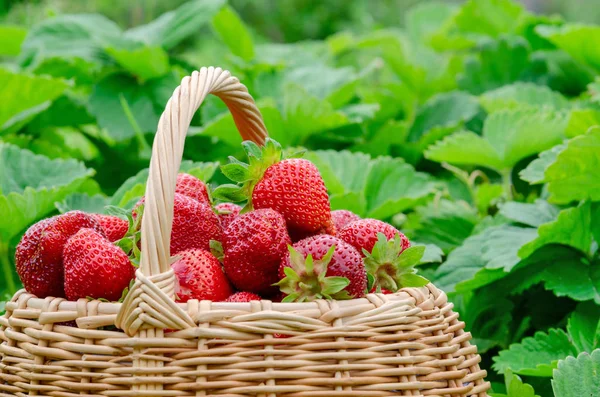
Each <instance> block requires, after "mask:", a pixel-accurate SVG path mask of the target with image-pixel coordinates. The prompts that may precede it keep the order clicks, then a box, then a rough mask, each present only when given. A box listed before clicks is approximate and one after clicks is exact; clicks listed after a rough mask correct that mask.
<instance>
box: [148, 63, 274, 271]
mask: <svg viewBox="0 0 600 397" xmlns="http://www.w3.org/2000/svg"><path fill="white" fill-rule="evenodd" d="M208 94H213V95H216V96H218V97H219V98H221V100H222V101H223V102H224V103H225V104H226V105H227V107H228V108H229V111H230V112H231V114H232V115H233V119H234V121H235V124H236V126H237V128H238V130H239V131H240V134H241V136H242V138H243V139H244V140H252V141H254V142H256V143H258V144H262V143H264V141H265V138H266V137H267V130H266V128H265V125H264V123H263V120H262V116H261V114H260V111H259V110H258V108H257V107H256V104H255V103H254V100H253V99H252V97H251V96H250V94H249V93H248V89H247V88H246V86H244V85H243V84H242V83H240V82H239V80H238V79H237V78H235V77H233V76H231V73H229V71H227V70H222V69H221V68H214V67H209V68H202V69H200V71H199V72H193V73H192V75H191V76H188V77H185V78H184V79H183V80H182V81H181V85H180V86H179V87H177V88H176V89H175V92H174V93H173V96H172V97H171V99H169V102H168V103H167V106H166V108H165V111H164V112H163V114H162V116H161V118H160V121H159V123H158V130H157V132H156V136H155V138H154V145H153V147H152V159H151V160H150V174H149V175H148V184H147V186H146V199H145V207H144V217H143V219H142V256H141V263H140V269H141V271H142V273H143V274H144V275H146V276H154V275H158V274H160V273H164V272H167V271H168V270H169V269H170V262H169V259H170V256H171V255H170V250H169V246H170V241H171V227H172V223H173V200H174V194H175V181H176V179H177V173H178V172H179V167H180V165H181V158H182V156H183V146H184V143H185V137H186V133H187V130H188V128H189V126H190V122H191V119H192V117H193V115H194V113H195V112H196V110H198V108H199V107H200V105H201V104H202V101H204V98H206V96H207V95H208Z"/></svg>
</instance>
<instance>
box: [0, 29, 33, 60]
mask: <svg viewBox="0 0 600 397" xmlns="http://www.w3.org/2000/svg"><path fill="white" fill-rule="evenodd" d="M26 35H27V30H26V29H24V28H22V27H20V26H13V25H0V55H1V56H15V55H19V52H21V43H23V40H25V36H26Z"/></svg>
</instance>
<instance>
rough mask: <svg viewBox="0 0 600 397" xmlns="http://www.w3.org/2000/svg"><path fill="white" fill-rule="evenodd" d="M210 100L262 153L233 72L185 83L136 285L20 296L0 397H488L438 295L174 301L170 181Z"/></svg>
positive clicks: (6, 327)
mask: <svg viewBox="0 0 600 397" xmlns="http://www.w3.org/2000/svg"><path fill="white" fill-rule="evenodd" d="M209 93H212V94H214V95H217V96H218V97H219V98H221V99H222V100H223V101H224V102H225V104H226V105H227V106H228V108H229V110H230V111H231V113H232V114H233V117H234V121H235V123H236V125H237V127H238V129H239V130H240V134H241V135H242V137H243V138H244V139H251V140H253V141H255V142H257V143H263V142H264V139H265V137H266V128H265V127H264V124H263V121H262V118H261V116H260V112H259V111H258V109H257V108H256V106H255V104H254V102H253V100H252V98H251V97H250V95H249V94H248V91H247V89H246V87H244V86H243V85H242V84H240V82H239V81H238V80H237V79H236V78H234V77H232V76H231V75H230V74H229V72H227V71H223V70H221V69H220V68H202V69H201V70H200V71H199V72H194V73H193V74H192V76H190V77H186V78H184V79H183V81H182V83H181V85H180V87H178V88H177V89H176V90H175V92H174V94H173V97H172V98H171V99H170V100H169V102H168V104H167V107H166V109H165V112H164V113H163V115H162V117H161V119H160V122H159V127H158V131H157V134H156V136H155V141H154V145H153V154H152V159H151V163H150V172H149V178H148V184H147V188H146V205H145V209H144V217H143V219H142V236H143V239H142V257H141V264H140V269H139V270H138V271H137V272H136V283H135V284H134V286H133V288H132V289H131V291H130V293H129V294H128V296H127V298H126V300H125V301H124V302H123V303H122V304H120V303H103V302H99V301H88V300H85V299H81V300H79V301H77V302H69V301H66V300H64V299H61V298H46V299H39V298H37V297H35V296H33V295H30V294H28V293H27V292H25V291H19V292H18V293H17V294H16V295H15V296H14V297H13V299H12V301H11V302H9V303H8V304H7V305H6V309H7V311H6V314H5V315H4V316H3V317H1V318H0V396H3V397H4V396H57V397H74V396H88V397H93V396H115V397H121V396H137V397H143V396H148V397H162V396H174V397H175V396H229V397H242V396H257V397H309V396H311V397H330V396H348V397H350V396H356V397H368V396H440V397H441V396H443V397H467V396H473V397H487V393H486V391H487V390H488V389H489V383H488V382H486V381H485V376H486V372H485V371H484V370H481V369H480V368H479V362H480V360H481V359H480V356H479V355H478V354H477V348H476V347H475V346H473V345H471V344H470V343H469V341H470V339H471V335H470V334H469V333H468V332H464V326H465V324H464V323H463V322H461V321H459V320H458V314H457V313H455V312H453V311H452V304H451V303H449V302H448V301H447V297H446V295H445V294H444V293H443V292H441V291H440V290H438V289H437V288H435V287H434V286H433V285H431V284H430V285H428V286H427V287H422V288H407V289H403V290H401V291H400V292H398V293H396V294H394V295H383V294H369V295H367V296H366V297H365V298H361V299H354V300H349V301H325V300H320V301H316V302H310V303H273V302H271V301H267V300H263V301H260V302H259V301H255V302H250V303H217V302H210V301H197V300H192V301H189V302H187V303H186V304H176V303H175V302H174V300H173V297H174V282H175V280H174V274H173V271H172V270H171V268H170V253H169V240H170V234H171V225H172V219H173V197H174V191H175V180H176V176H177V172H178V170H179V166H180V162H181V158H182V153H183V145H184V141H185V135H186V132H187V128H188V127H189V124H190V121H191V118H192V116H193V114H194V112H195V111H196V110H197V109H198V107H199V106H200V104H201V103H202V101H203V100H204V98H205V97H206V95H207V94H209ZM72 321H75V322H76V324H77V327H73V326H69V324H68V322H72ZM65 323H66V324H65Z"/></svg>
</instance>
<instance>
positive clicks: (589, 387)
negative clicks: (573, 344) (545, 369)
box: [552, 349, 600, 397]
mask: <svg viewBox="0 0 600 397" xmlns="http://www.w3.org/2000/svg"><path fill="white" fill-rule="evenodd" d="M599 372H600V349H597V350H594V351H593V352H591V353H581V354H580V355H579V356H577V358H575V357H567V358H565V359H564V360H561V361H559V362H558V368H557V369H555V370H554V372H553V376H554V378H553V379H552V389H553V390H554V395H555V397H578V396H590V397H597V396H598V395H599V391H600V377H599V376H598V373H599Z"/></svg>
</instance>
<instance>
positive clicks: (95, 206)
mask: <svg viewBox="0 0 600 397" xmlns="http://www.w3.org/2000/svg"><path fill="white" fill-rule="evenodd" d="M108 201H109V199H108V197H106V196H103V195H101V194H97V195H95V196H90V195H88V194H85V193H73V194H70V195H68V196H67V197H66V198H65V199H64V200H63V201H60V202H57V203H56V208H57V209H58V211H60V213H61V214H64V213H65V212H69V211H73V210H79V211H83V212H88V213H93V214H102V213H104V207H106V206H107V205H108Z"/></svg>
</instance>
